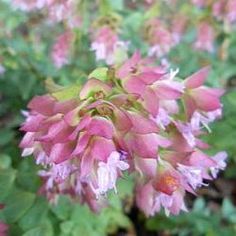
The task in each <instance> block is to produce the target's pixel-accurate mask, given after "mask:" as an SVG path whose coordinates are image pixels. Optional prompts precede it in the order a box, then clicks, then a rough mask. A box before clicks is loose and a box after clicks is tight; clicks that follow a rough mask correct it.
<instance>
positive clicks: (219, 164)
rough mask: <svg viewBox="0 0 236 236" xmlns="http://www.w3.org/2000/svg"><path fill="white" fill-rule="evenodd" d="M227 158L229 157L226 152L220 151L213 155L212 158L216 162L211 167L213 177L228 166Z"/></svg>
mask: <svg viewBox="0 0 236 236" xmlns="http://www.w3.org/2000/svg"><path fill="white" fill-rule="evenodd" d="M226 158H227V153H226V152H219V153H217V154H216V155H215V156H213V157H212V159H213V160H214V161H215V162H216V166H213V167H211V168H210V171H211V174H212V176H213V178H216V177H217V174H218V172H219V171H220V170H224V169H225V168H226V165H227V164H226V161H225V160H226Z"/></svg>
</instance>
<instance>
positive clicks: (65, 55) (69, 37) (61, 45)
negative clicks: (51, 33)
mask: <svg viewBox="0 0 236 236" xmlns="http://www.w3.org/2000/svg"><path fill="white" fill-rule="evenodd" d="M72 41H73V34H72V32H70V31H67V32H65V33H63V34H62V35H60V36H59V37H58V38H57V40H56V42H55V44H54V45H53V49H52V52H51V57H52V60H53V63H54V64H55V66H56V67H57V68H61V67H62V66H63V65H66V64H68V63H69V54H70V47H71V44H72Z"/></svg>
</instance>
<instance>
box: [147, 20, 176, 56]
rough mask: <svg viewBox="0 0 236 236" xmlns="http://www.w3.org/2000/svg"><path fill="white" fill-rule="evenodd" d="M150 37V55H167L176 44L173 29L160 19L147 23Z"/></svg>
mask: <svg viewBox="0 0 236 236" xmlns="http://www.w3.org/2000/svg"><path fill="white" fill-rule="evenodd" d="M147 27H148V29H149V32H148V39H149V41H150V45H151V47H150V49H149V56H156V57H157V58H160V57H162V56H165V55H166V54H167V53H168V52H169V51H170V49H171V48H172V47H173V46H174V44H175V43H174V40H173V37H172V34H171V31H170V30H169V29H168V28H167V26H166V25H165V24H164V23H163V22H161V20H159V19H153V20H151V21H150V22H148V25H147Z"/></svg>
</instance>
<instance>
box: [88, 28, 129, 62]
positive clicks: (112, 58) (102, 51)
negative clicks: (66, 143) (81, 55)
mask: <svg viewBox="0 0 236 236" xmlns="http://www.w3.org/2000/svg"><path fill="white" fill-rule="evenodd" d="M127 46H128V44H127V42H124V41H121V40H119V38H118V35H117V34H116V32H115V31H114V30H113V29H111V27H109V26H103V27H101V28H99V29H98V30H97V31H95V34H94V35H93V40H92V44H91V50H93V51H95V55H96V60H97V61H99V60H105V61H106V63H107V65H112V64H116V60H118V59H119V57H120V54H125V55H126V51H127V50H128V47H127Z"/></svg>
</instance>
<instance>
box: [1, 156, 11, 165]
mask: <svg viewBox="0 0 236 236" xmlns="http://www.w3.org/2000/svg"><path fill="white" fill-rule="evenodd" d="M10 166H11V158H10V157H9V156H8V155H6V154H1V155H0V169H8V168H10Z"/></svg>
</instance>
